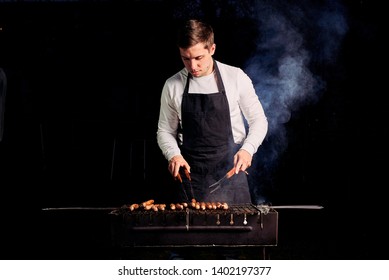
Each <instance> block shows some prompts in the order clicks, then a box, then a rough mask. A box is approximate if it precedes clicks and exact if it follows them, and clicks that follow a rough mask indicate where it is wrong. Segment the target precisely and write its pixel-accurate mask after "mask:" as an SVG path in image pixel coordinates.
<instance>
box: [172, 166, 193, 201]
mask: <svg viewBox="0 0 389 280" xmlns="http://www.w3.org/2000/svg"><path fill="white" fill-rule="evenodd" d="M183 169H184V173H185V177H186V178H187V179H188V180H189V184H190V190H191V194H192V198H194V195H193V188H192V184H191V183H190V181H192V178H191V177H190V174H189V171H188V170H187V169H186V168H183ZM174 179H176V180H178V181H180V183H181V184H182V190H183V191H184V195H185V199H186V200H188V201H189V198H188V194H187V193H186V190H185V184H183V182H182V177H181V174H180V172H178V174H177V176H176V177H175V178H174Z"/></svg>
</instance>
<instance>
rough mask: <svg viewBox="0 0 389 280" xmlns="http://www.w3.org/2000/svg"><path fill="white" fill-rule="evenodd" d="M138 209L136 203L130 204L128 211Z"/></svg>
mask: <svg viewBox="0 0 389 280" xmlns="http://www.w3.org/2000/svg"><path fill="white" fill-rule="evenodd" d="M138 208H139V204H136V203H133V204H131V205H130V207H129V209H130V211H134V210H135V209H138Z"/></svg>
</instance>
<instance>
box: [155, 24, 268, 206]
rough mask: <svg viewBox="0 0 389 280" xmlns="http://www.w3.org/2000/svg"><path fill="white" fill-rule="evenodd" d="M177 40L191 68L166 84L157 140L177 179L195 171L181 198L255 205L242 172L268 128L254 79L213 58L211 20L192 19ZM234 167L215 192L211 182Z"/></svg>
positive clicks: (172, 77) (162, 96)
mask: <svg viewBox="0 0 389 280" xmlns="http://www.w3.org/2000/svg"><path fill="white" fill-rule="evenodd" d="M177 39H178V40H177V45H178V49H179V53H180V56H181V59H182V61H183V63H184V66H185V67H184V68H183V69H182V70H181V71H179V72H177V73H176V74H175V75H173V76H171V77H170V78H168V79H167V80H166V82H165V84H164V86H163V89H162V94H161V104H160V114H159V121H158V130H157V141H158V145H159V147H160V149H161V150H162V153H163V155H164V156H165V158H166V159H167V160H168V162H169V164H168V169H169V171H170V173H171V174H172V175H173V176H174V177H175V178H177V176H178V175H179V172H180V171H181V172H182V170H185V169H186V171H187V172H188V173H190V177H191V181H189V180H184V181H183V184H184V185H183V188H179V189H178V190H180V191H179V193H178V199H180V200H182V201H185V200H191V199H192V198H195V199H196V200H197V201H209V202H226V203H230V204H231V203H250V202H251V197H250V191H249V186H248V182H247V174H246V172H242V171H246V169H247V168H249V167H250V166H251V162H252V158H253V155H254V154H255V153H256V152H257V149H258V147H259V146H260V145H261V143H262V141H263V140H264V138H265V136H266V133H267V129H268V122H267V119H266V116H265V113H264V110H263V108H262V105H261V103H260V101H259V99H258V96H257V95H256V92H255V89H254V87H253V84H252V81H251V79H250V78H249V77H248V76H247V74H245V73H244V72H243V71H242V70H241V69H240V68H237V67H233V66H230V65H227V64H223V63H221V62H219V61H216V60H215V59H214V58H213V55H214V54H215V50H216V44H215V43H214V32H213V29H212V27H211V26H210V25H209V24H207V23H205V22H202V21H199V20H189V21H187V22H185V24H184V25H183V26H182V28H181V29H179V32H178V38H177ZM246 124H247V125H246ZM232 169H233V174H234V175H233V176H232V177H231V178H230V179H229V180H226V181H225V182H224V183H223V185H222V186H221V188H220V189H218V190H216V191H214V192H212V189H210V188H209V186H210V185H211V184H213V183H215V182H216V181H218V180H219V179H220V178H222V177H223V176H224V175H225V174H226V173H227V172H228V171H229V170H232ZM180 176H181V175H180ZM181 177H183V178H185V175H184V173H183V176H181ZM177 202H179V201H177Z"/></svg>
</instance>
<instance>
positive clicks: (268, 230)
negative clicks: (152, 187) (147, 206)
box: [110, 204, 278, 249]
mask: <svg viewBox="0 0 389 280" xmlns="http://www.w3.org/2000/svg"><path fill="white" fill-rule="evenodd" d="M110 214H111V216H112V237H113V242H114V244H115V245H116V246H118V247H120V248H127V247H214V246H220V247H250V246H253V247H254V246H260V247H263V249H264V248H265V247H269V246H276V245H277V238H278V212H277V211H276V210H275V209H273V208H271V207H268V206H265V207H264V206H255V205H253V204H239V205H230V206H229V208H228V209H227V210H223V209H215V210H214V209H211V210H210V209H206V210H200V209H192V208H185V209H183V210H170V209H169V210H164V211H150V210H138V211H130V210H129V209H128V207H125V206H124V207H121V208H120V209H115V210H113V211H112V212H111V213H110Z"/></svg>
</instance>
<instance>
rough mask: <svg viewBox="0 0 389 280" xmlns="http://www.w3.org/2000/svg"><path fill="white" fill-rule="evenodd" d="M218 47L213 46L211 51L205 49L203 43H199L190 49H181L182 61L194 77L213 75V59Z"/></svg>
mask: <svg viewBox="0 0 389 280" xmlns="http://www.w3.org/2000/svg"><path fill="white" fill-rule="evenodd" d="M215 48H216V45H215V44H213V45H212V46H211V47H210V48H209V49H206V48H204V44H203V43H198V44H197V45H194V46H193V47H190V48H188V49H182V48H180V55H181V59H182V61H183V62H184V65H185V68H186V69H187V70H188V71H189V73H191V74H192V76H193V77H202V76H206V75H209V74H211V73H212V71H213V59H212V55H213V54H214V53H215Z"/></svg>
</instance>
